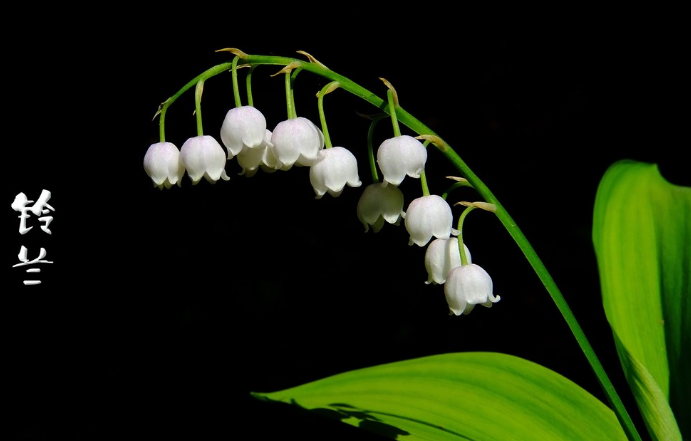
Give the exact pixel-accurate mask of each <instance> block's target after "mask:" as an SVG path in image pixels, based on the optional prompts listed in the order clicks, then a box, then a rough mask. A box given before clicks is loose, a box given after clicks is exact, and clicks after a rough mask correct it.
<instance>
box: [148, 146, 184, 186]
mask: <svg viewBox="0 0 691 441" xmlns="http://www.w3.org/2000/svg"><path fill="white" fill-rule="evenodd" d="M144 171H146V174H147V175H149V177H150V178H151V180H152V181H153V182H154V187H158V188H159V189H161V190H163V188H164V187H165V188H170V187H172V186H173V185H175V184H177V185H178V187H180V186H181V185H182V175H184V174H185V166H184V165H182V162H181V161H180V150H178V148H177V147H176V146H175V144H173V143H172V142H157V143H155V144H151V145H150V146H149V149H148V150H147V151H146V154H145V155H144Z"/></svg>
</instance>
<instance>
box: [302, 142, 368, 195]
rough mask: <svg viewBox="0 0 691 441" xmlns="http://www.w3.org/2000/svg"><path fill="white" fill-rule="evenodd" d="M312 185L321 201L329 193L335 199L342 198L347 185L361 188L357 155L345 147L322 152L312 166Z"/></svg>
mask: <svg viewBox="0 0 691 441" xmlns="http://www.w3.org/2000/svg"><path fill="white" fill-rule="evenodd" d="M310 183H311V184H312V187H313V188H314V192H315V193H316V195H317V196H316V197H317V199H321V197H322V196H324V194H326V193H327V192H328V193H329V194H330V195H331V196H334V197H338V196H340V194H341V193H342V192H343V188H344V187H345V186H346V184H348V185H349V186H350V187H359V186H360V185H362V181H360V176H359V175H358V169H357V159H355V155H353V154H352V153H351V152H350V150H348V149H347V148H345V147H331V148H328V149H322V150H320V151H319V154H318V155H317V159H316V161H315V162H314V164H312V165H311V166H310Z"/></svg>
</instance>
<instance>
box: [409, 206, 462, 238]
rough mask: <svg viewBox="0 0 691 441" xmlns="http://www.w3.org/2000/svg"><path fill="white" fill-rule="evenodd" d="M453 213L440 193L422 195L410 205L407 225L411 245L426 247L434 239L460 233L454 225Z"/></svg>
mask: <svg viewBox="0 0 691 441" xmlns="http://www.w3.org/2000/svg"><path fill="white" fill-rule="evenodd" d="M452 223H453V214H452V213H451V207H450V206H449V204H448V203H447V202H446V200H445V199H444V198H442V197H441V196H438V195H434V194H433V195H428V196H421V197H419V198H417V199H414V200H413V201H411V202H410V204H409V205H408V210H407V211H406V216H405V227H406V229H407V230H408V233H409V234H410V240H409V242H408V244H409V245H412V244H416V245H418V246H421V247H424V246H425V245H427V243H428V242H429V241H430V239H432V237H436V238H448V237H450V236H451V234H454V235H458V231H457V230H455V229H454V228H453V227H452Z"/></svg>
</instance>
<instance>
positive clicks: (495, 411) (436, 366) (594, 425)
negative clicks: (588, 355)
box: [253, 352, 626, 441]
mask: <svg viewBox="0 0 691 441" xmlns="http://www.w3.org/2000/svg"><path fill="white" fill-rule="evenodd" d="M253 395H254V396H255V397H257V398H260V399H265V400H269V401H278V402H285V403H290V404H294V405H297V406H300V407H302V408H305V409H308V410H314V411H318V412H322V413H325V414H328V415H330V416H332V417H337V418H340V419H342V420H343V422H345V423H348V424H351V425H354V426H357V427H361V428H363V429H366V430H370V431H373V432H377V433H380V434H382V435H385V436H387V437H390V438H396V436H397V439H404V440H411V441H412V440H437V441H444V440H454V441H458V440H477V441H490V440H501V441H505V440H507V439H526V440H528V439H529V440H550V441H555V440H604V439H606V440H625V439H626V435H625V434H624V431H623V430H622V428H621V426H620V425H619V423H618V421H617V418H616V416H615V415H614V413H613V412H612V411H611V409H609V408H608V407H607V406H605V404H604V403H602V402H601V401H599V400H598V399H597V398H595V397H594V396H593V395H591V394H590V393H588V392H587V391H585V390H584V389H583V388H581V387H580V386H578V385H577V384H575V383H573V382H572V381H571V380H569V379H567V378H565V377H563V376H561V375H560V374H558V373H556V372H554V371H552V370H549V369H547V368H545V367H543V366H540V365H538V364H536V363H533V362H530V361H528V360H525V359H522V358H518V357H514V356H511V355H507V354H499V353H489V352H470V353H450V354H441V355H433V356H428V357H422V358H417V359H412V360H405V361H400V362H395V363H389V364H384V365H379V366H373V367H369V368H364V369H358V370H354V371H350V372H344V373H341V374H337V375H334V376H331V377H327V378H323V379H320V380H317V381H314V382H311V383H306V384H303V385H300V386H296V387H293V388H289V389H286V390H282V391H277V392H270V393H256V392H255V393H253Z"/></svg>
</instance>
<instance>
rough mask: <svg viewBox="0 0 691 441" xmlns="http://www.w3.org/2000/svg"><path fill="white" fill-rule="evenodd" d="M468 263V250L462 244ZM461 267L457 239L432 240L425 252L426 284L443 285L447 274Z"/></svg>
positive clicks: (469, 259) (469, 260)
mask: <svg viewBox="0 0 691 441" xmlns="http://www.w3.org/2000/svg"><path fill="white" fill-rule="evenodd" d="M463 249H464V250H465V256H466V258H467V259H468V263H470V262H471V258H470V250H468V247H467V246H466V244H463ZM457 266H461V252H460V250H459V249H458V238H456V237H449V238H448V239H434V240H433V241H432V242H430V244H429V245H428V246H427V250H426V251H425V268H426V269H427V275H428V278H427V281H426V282H425V283H426V284H428V285H429V284H430V283H432V284H434V285H443V284H444V283H445V282H446V276H447V275H448V274H449V272H450V271H451V270H452V269H454V268H456V267H457Z"/></svg>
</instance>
